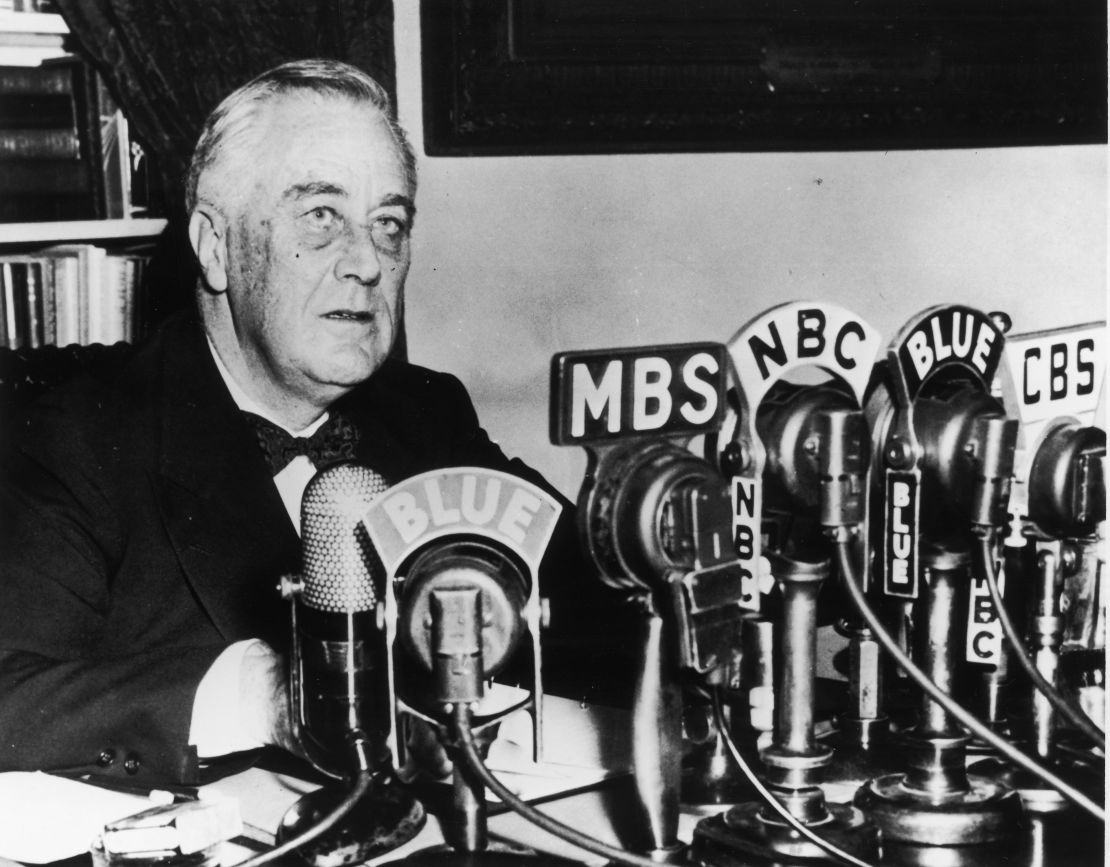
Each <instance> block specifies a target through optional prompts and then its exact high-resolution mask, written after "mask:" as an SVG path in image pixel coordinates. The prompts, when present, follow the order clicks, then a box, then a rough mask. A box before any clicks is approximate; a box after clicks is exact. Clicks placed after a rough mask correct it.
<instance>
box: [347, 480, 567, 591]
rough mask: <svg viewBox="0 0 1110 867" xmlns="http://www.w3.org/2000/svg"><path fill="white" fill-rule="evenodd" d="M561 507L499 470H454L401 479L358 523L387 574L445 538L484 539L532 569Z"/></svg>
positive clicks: (542, 493) (542, 492)
mask: <svg viewBox="0 0 1110 867" xmlns="http://www.w3.org/2000/svg"><path fill="white" fill-rule="evenodd" d="M561 512H562V506H561V505H559V502H558V500H556V499H555V498H554V497H553V496H551V494H549V493H547V491H545V490H543V489H542V488H539V487H536V486H535V485H533V484H531V483H530V482H526V481H524V480H523V479H520V478H517V477H516V476H514V475H510V474H509V473H503V472H500V471H498V470H487V469H482V468H478V467H455V468H451V469H444V470H432V471H431V472H428V473H422V474H421V475H418V476H413V477H412V478H411V479H406V480H405V481H403V482H401V483H400V484H397V485H394V486H393V487H391V488H390V489H389V490H388V491H386V492H385V493H384V494H382V495H381V496H379V497H378V498H377V499H376V500H374V502H373V503H372V504H371V505H370V507H369V508H368V509H367V510H366V514H365V516H364V517H363V523H364V524H365V526H366V531H367V533H368V534H369V535H370V540H371V541H372V542H373V543H374V547H375V549H376V550H377V553H378V556H379V557H381V559H382V563H383V564H384V565H385V567H386V570H387V571H388V572H389V574H391V575H393V574H395V573H396V570H397V568H399V567H400V565H401V564H402V563H403V562H404V561H405V559H406V558H407V557H408V556H409V555H410V554H412V553H413V552H414V551H416V550H417V549H418V548H421V547H423V546H424V545H426V544H428V543H429V542H432V541H434V540H436V539H440V538H442V537H444V536H459V535H465V536H484V537H485V538H487V539H492V540H493V541H494V542H499V543H501V544H502V545H504V546H505V547H507V548H508V549H509V550H510V551H513V552H514V553H516V554H518V555H519V556H520V557H521V558H522V559H523V560H524V562H525V563H526V564H527V565H528V566H529V567H530V568H531V569H532V570H533V574H535V570H536V569H537V568H538V567H539V563H540V560H541V559H542V557H543V553H544V551H545V550H546V549H547V543H548V542H549V541H551V534H552V533H553V532H554V531H555V523H556V522H557V521H558V520H559V514H560V513H561Z"/></svg>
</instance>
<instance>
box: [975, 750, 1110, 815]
mask: <svg viewBox="0 0 1110 867" xmlns="http://www.w3.org/2000/svg"><path fill="white" fill-rule="evenodd" d="M1038 761H1039V762H1040V763H1041V764H1042V765H1044V766H1045V767H1047V768H1048V769H1049V770H1051V771H1052V772H1053V773H1054V774H1056V775H1057V776H1058V777H1060V778H1061V779H1063V780H1064V782H1066V783H1069V784H1071V785H1072V786H1074V787H1075V788H1077V789H1079V790H1080V791H1081V792H1083V794H1085V795H1087V796H1088V797H1089V798H1091V799H1092V800H1094V801H1101V800H1102V798H1103V796H1104V792H1103V784H1104V778H1103V775H1102V774H1100V773H1097V772H1096V771H1095V770H1094V769H1093V768H1089V767H1086V768H1085V767H1082V766H1077V765H1076V764H1075V763H1073V762H1070V761H1068V760H1066V759H1063V758H1060V757H1056V758H1054V759H1052V760H1045V759H1044V758H1040V757H1038ZM967 773H968V776H970V777H972V778H982V779H985V780H988V781H990V782H991V783H994V784H996V785H1002V786H1007V787H1009V788H1011V789H1015V790H1016V791H1017V793H1018V795H1020V796H1021V801H1022V803H1023V804H1024V805H1025V809H1026V810H1028V811H1029V812H1031V813H1055V812H1058V811H1060V810H1065V809H1068V808H1069V807H1071V802H1070V801H1068V800H1067V798H1065V797H1064V796H1063V795H1061V794H1060V793H1059V792H1058V791H1057V790H1056V789H1054V788H1053V787H1052V786H1050V785H1048V783H1046V782H1045V781H1044V780H1042V779H1041V778H1040V777H1038V776H1037V775H1036V774H1033V773H1031V772H1030V771H1027V770H1026V769H1025V768H1022V767H1018V766H1017V765H1015V764H1014V763H1013V762H1010V761H1008V760H1006V759H1001V758H991V759H981V760H980V761H978V762H975V763H974V764H972V765H971V766H970V767H968V769H967Z"/></svg>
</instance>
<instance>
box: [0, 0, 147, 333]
mask: <svg viewBox="0 0 1110 867" xmlns="http://www.w3.org/2000/svg"><path fill="white" fill-rule="evenodd" d="M48 6H49V4H46V3H45V2H44V0H7V2H6V3H5V0H0V348H9V349H35V348H38V347H41V346H50V345H73V344H90V343H105V344H110V343H115V342H119V341H131V340H134V339H135V338H136V337H137V336H138V334H139V333H140V332H141V329H142V326H143V324H144V310H143V303H142V302H143V295H142V292H141V290H140V287H141V286H142V275H143V272H144V270H145V267H146V263H147V261H148V259H149V255H150V252H151V251H152V250H153V248H154V243H155V241H156V240H157V238H158V237H159V235H160V234H161V233H162V231H163V229H164V228H165V225H166V221H165V220H164V219H161V218H158V217H157V216H152V215H151V208H150V207H148V205H149V204H150V201H149V199H143V196H144V195H146V194H148V193H149V192H150V187H149V185H148V183H147V177H146V175H145V169H147V168H149V167H148V166H147V165H145V162H144V165H143V169H144V173H139V172H137V171H136V167H137V166H138V164H139V160H140V159H142V160H144V161H145V155H143V154H142V150H141V148H139V147H137V145H136V144H135V143H134V142H133V141H132V140H131V138H130V135H129V130H128V125H127V119H126V118H125V117H124V115H123V113H122V112H121V111H120V110H119V108H118V106H117V105H116V104H115V102H114V100H113V99H112V96H111V94H110V93H108V91H107V90H106V89H105V87H104V85H103V82H102V81H101V80H100V78H99V76H98V75H97V74H96V72H95V71H94V70H93V69H92V67H91V66H89V65H88V64H86V63H85V62H83V61H82V60H81V58H79V57H76V56H74V55H73V54H72V53H71V50H70V49H71V46H70V45H69V43H68V33H69V30H68V28H67V26H66V23H65V20H64V19H63V18H62V16H61V15H58V14H55V13H54V12H53V11H38V10H39V9H40V8H47V7H48ZM154 213H155V214H156V213H157V211H154Z"/></svg>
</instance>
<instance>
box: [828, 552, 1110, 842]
mask: <svg viewBox="0 0 1110 867" xmlns="http://www.w3.org/2000/svg"><path fill="white" fill-rule="evenodd" d="M849 538H850V537H849V536H848V535H847V533H843V534H838V535H837V537H836V538H834V541H835V543H836V554H837V564H838V565H839V567H840V571H841V574H842V575H843V576H844V584H845V586H846V587H847V589H848V594H849V595H850V596H851V597H852V601H853V602H854V603H855V605H856V608H858V609H859V612H860V614H862V615H863V618H864V619H865V620H866V621H867V623H868V625H869V626H870V627H871V629H872V631H873V632H874V633H875V638H877V639H878V641H879V643H880V644H881V645H882V646H883V647H884V648H885V649H886V651H887V653H889V654H890V655H891V656H893V657H894V659H895V661H896V662H897V663H898V665H899V666H901V667H902V669H903V670H904V671H905V672H906V674H908V675H909V676H910V678H911V679H912V680H913V681H914V682H915V683H916V684H917V686H918V687H919V688H920V689H922V690H924V691H925V692H926V693H928V694H929V697H930V698H932V699H933V701H935V702H936V703H937V704H939V705H940V706H941V707H943V708H944V709H945V710H946V711H948V713H950V714H951V715H952V716H954V717H955V718H956V719H958V720H959V721H960V722H961V723H963V725H964V726H965V727H966V728H967V729H969V730H970V731H971V732H972V734H974V735H976V736H978V737H979V738H981V739H982V740H984V741H986V742H987V743H988V744H990V745H991V746H992V747H994V748H995V749H996V750H998V751H999V752H1000V753H1002V754H1003V755H1005V756H1006V757H1007V758H1009V759H1010V760H1011V761H1013V762H1014V764H1017V765H1020V766H1021V767H1023V768H1025V769H1026V770H1027V771H1029V772H1030V773H1032V774H1035V775H1036V776H1038V777H1039V778H1040V779H1042V780H1044V781H1045V782H1046V783H1048V784H1049V785H1050V786H1052V788H1054V789H1056V790H1057V791H1058V792H1059V793H1060V794H1061V795H1063V796H1064V797H1065V798H1067V799H1068V800H1069V801H1071V802H1072V803H1073V804H1075V805H1076V806H1078V807H1080V808H1082V809H1083V810H1086V811H1087V812H1088V813H1090V814H1091V815H1092V816H1094V817H1095V818H1096V819H1098V820H1099V821H1100V822H1105V821H1106V811H1105V810H1103V808H1102V807H1100V806H1099V805H1098V804H1096V803H1095V802H1094V801H1092V800H1091V799H1090V798H1088V797H1087V796H1086V795H1084V794H1083V793H1082V792H1080V791H1079V790H1078V789H1076V788H1074V787H1073V786H1069V785H1068V784H1067V783H1066V782H1064V781H1063V780H1061V779H1060V778H1059V777H1058V776H1056V775H1055V774H1054V773H1052V772H1051V771H1049V770H1048V769H1047V768H1043V767H1041V766H1040V765H1039V764H1037V763H1036V762H1035V761H1033V760H1032V759H1031V758H1029V757H1028V756H1027V755H1025V753H1023V752H1022V751H1021V750H1019V749H1017V748H1016V747H1014V746H1013V745H1012V744H1010V743H1008V742H1006V741H1005V740H1003V739H1002V738H1000V737H999V736H998V735H996V734H995V733H994V732H992V731H991V730H990V729H989V728H987V727H986V726H985V725H983V724H982V723H981V722H979V720H977V719H976V718H975V717H974V716H972V715H971V714H970V713H968V712H967V711H966V710H964V708H963V707H961V706H960V705H959V704H957V703H956V702H955V701H953V700H952V698H951V697H950V696H948V695H946V694H945V693H944V692H942V691H941V689H940V688H939V687H938V686H937V685H936V684H935V683H933V681H931V680H930V679H929V678H928V677H927V676H926V675H925V673H924V672H923V671H921V669H920V668H918V667H917V666H916V665H914V663H913V661H912V660H911V659H910V658H909V657H908V656H906V654H905V653H904V652H903V651H902V649H901V648H900V647H899V646H898V643H897V642H896V641H895V640H894V639H893V638H892V637H891V636H890V633H889V632H887V631H886V629H885V628H884V627H883V624H882V623H881V622H880V620H879V617H878V615H877V614H875V612H874V610H872V608H871V606H870V605H869V604H868V603H867V599H866V598H865V597H864V594H863V590H861V589H860V587H859V584H858V583H857V582H856V578H855V574H856V573H855V566H854V564H853V563H852V554H851V550H850V547H849Z"/></svg>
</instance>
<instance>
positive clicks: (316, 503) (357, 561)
mask: <svg viewBox="0 0 1110 867" xmlns="http://www.w3.org/2000/svg"><path fill="white" fill-rule="evenodd" d="M388 487H389V486H388V485H387V484H386V481H385V479H384V478H382V476H381V475H380V474H379V473H378V472H376V471H375V470H372V469H370V468H369V467H367V466H363V465H362V464H356V463H341V464H335V465H334V466H330V467H328V468H327V469H324V470H321V471H320V472H319V473H317V474H316V475H315V476H314V477H313V479H312V481H310V482H309V483H308V487H307V488H305V492H304V498H303V499H302V500H301V542H302V547H303V552H304V553H303V557H304V591H303V595H302V599H303V601H304V604H305V605H307V606H308V607H309V608H314V609H316V610H318V611H328V612H337V613H341V614H345V613H350V612H356V611H372V610H373V609H374V607H375V605H377V602H378V595H379V594H378V589H377V580H376V579H378V578H380V576H382V575H383V573H384V569H383V567H382V564H381V560H380V559H379V558H378V554H377V552H376V551H375V550H374V546H373V544H372V543H371V541H370V537H369V536H368V535H367V533H366V527H365V526H364V525H363V523H362V519H363V516H364V515H365V514H366V509H367V507H368V506H369V505H370V504H371V503H372V502H373V501H374V500H375V499H376V498H377V497H378V495H379V494H381V493H383V492H384V491H385V490H386V489H387V488H388Z"/></svg>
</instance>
